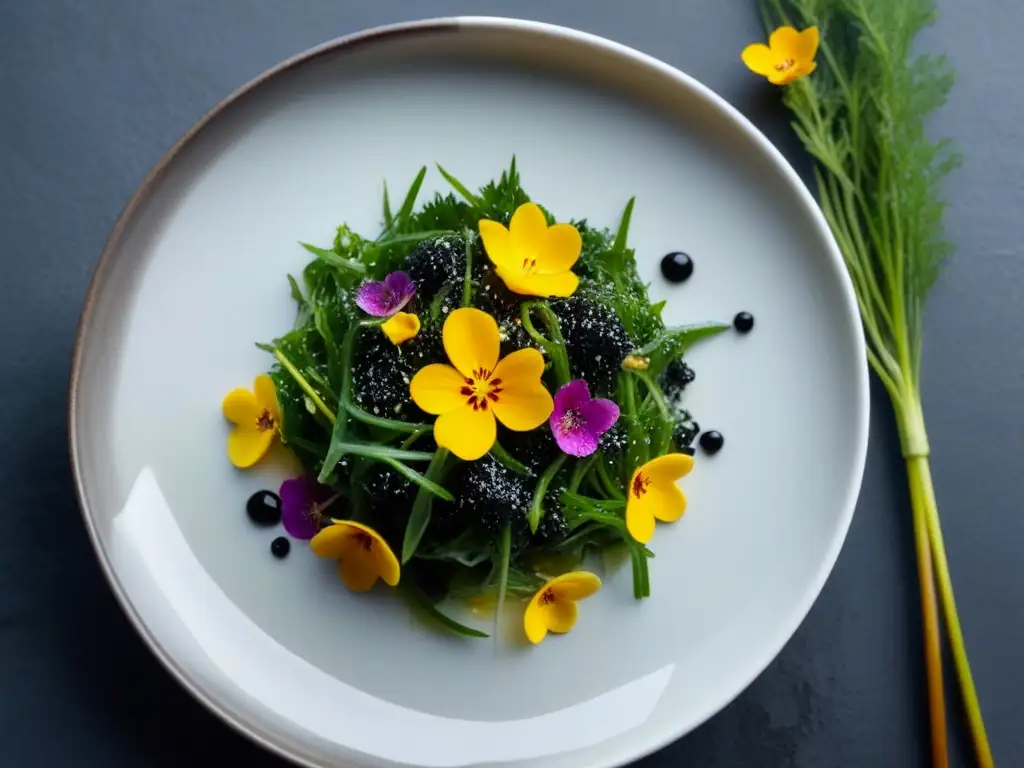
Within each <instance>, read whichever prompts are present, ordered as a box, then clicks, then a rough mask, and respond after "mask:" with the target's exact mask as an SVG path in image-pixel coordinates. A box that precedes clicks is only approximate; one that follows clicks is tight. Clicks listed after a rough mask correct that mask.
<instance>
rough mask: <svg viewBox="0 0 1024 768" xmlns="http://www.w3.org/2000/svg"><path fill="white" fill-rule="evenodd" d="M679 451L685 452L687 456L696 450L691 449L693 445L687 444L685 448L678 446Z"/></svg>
mask: <svg viewBox="0 0 1024 768" xmlns="http://www.w3.org/2000/svg"><path fill="white" fill-rule="evenodd" d="M679 452H680V453H685V454H686V455H687V456H693V454H695V453H696V451H695V450H693V446H692V445H688V446H686V447H685V448H680V449H679Z"/></svg>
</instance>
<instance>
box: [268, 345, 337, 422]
mask: <svg viewBox="0 0 1024 768" xmlns="http://www.w3.org/2000/svg"><path fill="white" fill-rule="evenodd" d="M274 357H276V358H277V361H278V362H279V363H281V367H282V368H284V369H285V370H286V371H288V373H290V374H291V377H292V378H293V379H295V383H296V384H298V385H299V386H300V387H301V388H302V391H303V392H305V393H306V395H308V396H309V399H310V400H312V401H313V405H315V406H316V407H317V409H318V410H319V411H320V413H322V414H323V415H324V417H326V419H327V420H328V421H329V422H331V424H334V423H335V422H336V421H337V420H338V418H337V417H336V416H335V415H334V411H332V410H331V409H330V408H328V407H327V404H326V403H325V402H324V401H323V400H321V399H320V395H318V394H317V393H316V390H315V389H313V387H312V386H310V383H309V382H308V381H307V380H306V377H305V376H303V375H302V374H301V373H300V372H299V369H298V368H296V367H295V366H294V365H293V364H292V361H291V360H289V359H288V358H287V357H285V356H284V353H283V352H282V351H281V350H280V349H277V348H276V347H275V348H274Z"/></svg>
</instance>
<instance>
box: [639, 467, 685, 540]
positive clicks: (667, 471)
mask: <svg viewBox="0 0 1024 768" xmlns="http://www.w3.org/2000/svg"><path fill="white" fill-rule="evenodd" d="M691 469H693V458H692V457H690V456H687V455H686V454H685V453H670V454H668V455H666V456H659V457H658V458H656V459H651V460H650V461H648V462H647V463H646V464H644V465H643V466H642V467H640V468H639V469H638V470H637V471H636V472H634V473H633V479H632V480H631V481H630V483H629V499H628V500H627V501H626V528H627V529H629V534H630V535H631V536H632V537H633V538H634V539H636V540H637V541H639V542H640V543H641V544H646V543H647V542H648V541H650V540H651V536H653V535H654V521H655V520H656V519H657V520H661V521H662V522H663V523H674V522H675V521H676V520H678V519H679V518H680V517H682V516H683V513H684V512H685V511H686V495H685V494H684V493H683V492H682V491H681V490H680V489H679V486H677V485H676V480H678V479H679V478H681V477H683V476H685V475H688V474H690V470H691Z"/></svg>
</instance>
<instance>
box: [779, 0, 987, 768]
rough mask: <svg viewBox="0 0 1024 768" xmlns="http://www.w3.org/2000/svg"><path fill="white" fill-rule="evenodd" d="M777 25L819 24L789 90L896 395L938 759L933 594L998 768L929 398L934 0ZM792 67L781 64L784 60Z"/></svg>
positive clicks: (941, 168)
mask: <svg viewBox="0 0 1024 768" xmlns="http://www.w3.org/2000/svg"><path fill="white" fill-rule="evenodd" d="M759 4H760V7H761V10H762V12H763V14H764V18H765V23H766V26H767V27H768V29H769V30H771V29H774V28H776V27H778V26H780V25H788V26H796V27H807V26H811V25H815V26H817V27H818V29H819V31H820V35H821V44H820V56H819V57H818V67H817V70H816V71H815V72H814V74H813V75H811V76H810V77H803V78H802V79H799V80H796V81H795V82H793V83H792V84H791V85H789V86H787V87H786V89H785V95H784V97H783V98H784V101H785V104H786V106H787V107H788V108H789V109H790V110H791V111H792V112H793V115H794V117H795V122H794V123H793V126H794V129H795V130H796V132H797V135H798V136H799V137H800V139H801V141H802V142H803V144H804V146H805V147H806V149H807V150H808V151H809V152H810V153H811V155H813V157H814V158H815V160H816V161H817V167H816V168H815V177H816V180H817V184H818V191H819V195H820V200H821V207H822V209H823V211H824V213H825V216H826V218H827V219H828V222H829V224H830V225H831V228H832V232H833V234H834V236H835V238H836V241H837V243H838V244H839V248H840V250H841V251H842V253H843V257H844V259H845V261H846V265H847V267H848V270H849V273H850V277H851V279H852V281H853V286H854V289H855V291H856V294H857V301H858V303H859V305H860V311H861V317H862V319H863V324H864V330H865V332H866V336H867V342H868V359H869V362H870V364H871V367H872V369H873V370H874V371H875V373H876V374H877V375H878V378H879V379H880V380H881V381H882V383H883V384H884V385H885V389H886V391H887V392H888V393H889V397H890V398H891V400H892V404H893V408H894V411H895V415H896V422H897V426H898V429H899V434H900V442H901V445H902V450H903V456H904V459H905V461H906V466H907V476H908V480H909V484H910V499H911V508H912V511H913V522H914V535H915V540H916V549H917V560H918V570H919V578H920V590H921V600H922V607H923V618H924V630H925V659H926V665H927V674H928V689H929V690H928V694H929V712H930V720H931V733H932V756H933V764H934V765H936V766H945V765H947V748H946V722H945V702H944V697H943V682H942V657H941V648H940V637H939V618H938V609H937V603H936V588H937V592H938V598H939V600H940V601H941V603H942V609H943V614H944V616H945V622H946V628H947V630H948V634H949V644H950V648H951V650H952V655H953V661H954V664H955V667H956V671H957V676H958V678H959V681H960V690H961V693H962V696H963V701H964V705H965V708H966V711H967V719H968V722H969V725H970V729H971V733H972V736H973V740H974V746H975V750H976V755H977V760H978V763H979V765H982V766H992V765H993V759H992V753H991V751H990V748H989V744H988V739H987V737H986V734H985V727H984V723H983V721H982V716H981V709H980V706H979V703H978V696H977V693H976V691H975V687H974V682H973V680H972V677H971V670H970V666H969V664H968V660H967V652H966V650H965V646H964V637H963V632H962V630H961V627H960V620H959V618H958V616H957V610H956V602H955V599H954V597H953V587H952V583H951V580H950V574H949V565H948V563H947V561H946V551H945V547H944V545H943V541H942V531H941V528H940V526H939V515H938V506H937V504H936V500H935V491H934V488H933V486H932V477H931V472H930V469H929V450H930V449H929V445H928V436H927V432H926V430H925V421H924V414H923V410H922V407H921V390H920V382H921V341H922V335H923V310H924V302H925V298H926V296H927V294H928V291H929V289H930V288H931V287H932V285H933V283H934V282H935V279H936V277H937V276H938V274H939V271H940V269H941V267H942V263H943V261H944V260H945V258H946V257H947V256H948V255H949V254H950V252H951V250H952V247H951V245H950V244H949V243H948V242H947V240H946V239H945V237H944V234H943V228H942V214H943V210H944V206H945V204H944V202H943V200H942V197H941V191H940V184H941V181H942V179H943V177H944V176H945V175H946V174H947V173H949V172H950V171H951V170H952V169H954V168H955V167H956V166H957V164H958V163H959V157H958V156H957V154H956V153H955V152H953V151H952V150H951V148H950V146H949V143H948V142H947V141H946V140H941V141H934V140H932V139H931V138H929V137H928V135H927V132H926V130H925V128H926V126H925V121H926V119H927V117H928V115H929V114H931V113H932V111H933V110H935V109H936V108H937V107H938V106H940V105H941V104H942V103H944V101H945V99H946V96H947V94H948V92H949V90H950V88H951V86H952V83H953V73H952V70H951V68H950V66H949V64H948V62H947V61H946V60H945V58H943V57H936V56H930V55H914V54H913V52H912V48H913V45H914V41H915V39H916V37H917V34H918V32H920V31H921V29H922V28H924V27H925V26H927V25H928V24H930V23H931V22H932V21H933V20H934V19H935V16H936V14H935V8H934V3H933V2H932V0H789V1H788V2H786V1H785V0H759ZM782 66H784V64H783V65H782Z"/></svg>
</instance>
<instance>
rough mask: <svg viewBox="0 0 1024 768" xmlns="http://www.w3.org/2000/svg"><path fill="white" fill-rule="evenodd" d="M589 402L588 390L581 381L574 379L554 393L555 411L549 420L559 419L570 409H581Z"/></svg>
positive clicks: (585, 384) (585, 383)
mask: <svg viewBox="0 0 1024 768" xmlns="http://www.w3.org/2000/svg"><path fill="white" fill-rule="evenodd" d="M589 402H590V388H589V387H588V386H587V382H585V381H584V380H583V379H574V380H573V381H570V382H569V383H568V384H566V385H565V386H564V387H562V388H561V389H560V390H558V392H556V393H555V410H554V412H553V413H552V414H551V418H552V419H554V418H555V417H558V418H559V419H561V418H562V416H563V415H564V414H565V412H566V411H568V410H569V409H570V408H577V409H578V408H582V407H583V405H584V404H585V403H589Z"/></svg>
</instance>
